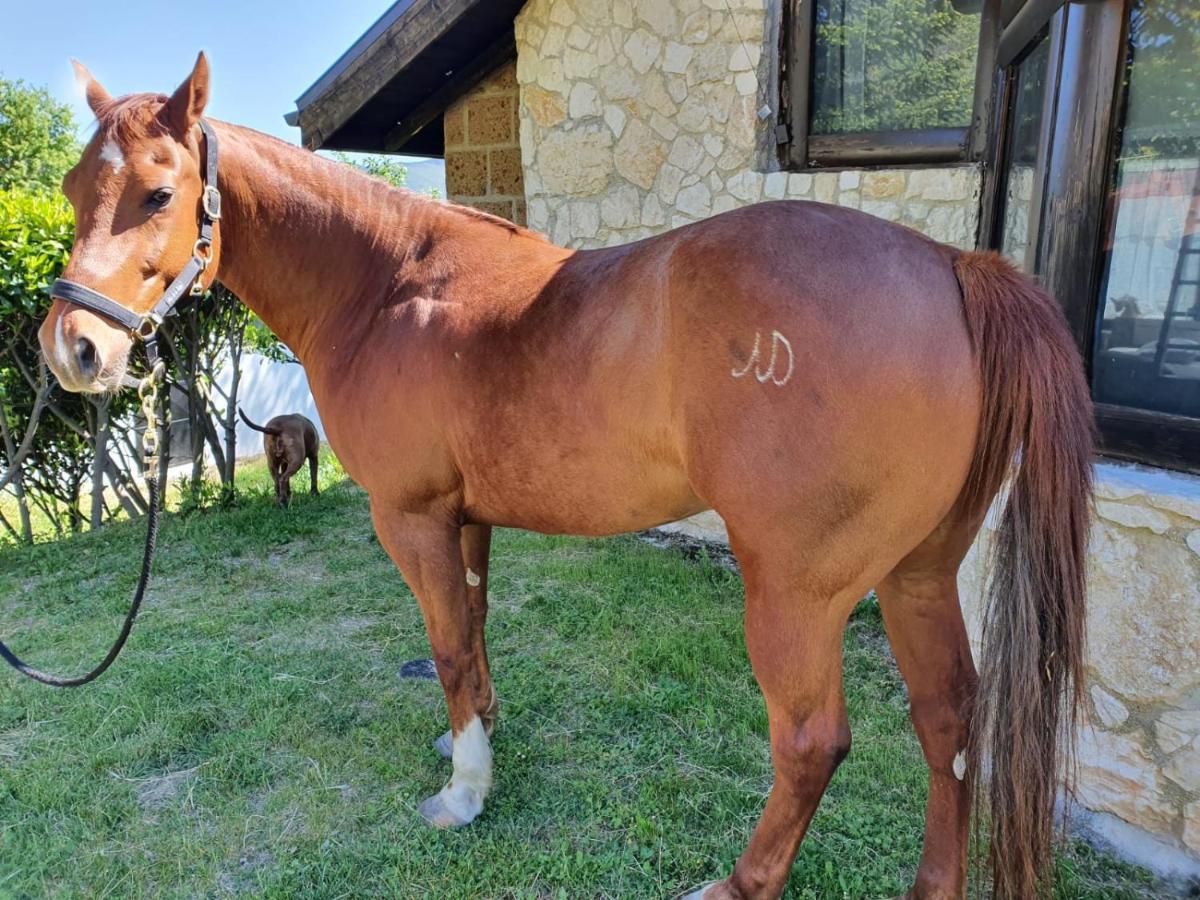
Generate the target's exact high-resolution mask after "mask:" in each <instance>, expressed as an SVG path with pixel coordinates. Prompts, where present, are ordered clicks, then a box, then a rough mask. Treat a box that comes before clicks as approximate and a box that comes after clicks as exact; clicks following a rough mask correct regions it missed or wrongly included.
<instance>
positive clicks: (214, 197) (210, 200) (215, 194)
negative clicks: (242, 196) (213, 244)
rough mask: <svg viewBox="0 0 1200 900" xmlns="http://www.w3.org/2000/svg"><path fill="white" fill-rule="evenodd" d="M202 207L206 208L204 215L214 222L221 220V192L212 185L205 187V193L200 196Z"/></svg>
mask: <svg viewBox="0 0 1200 900" xmlns="http://www.w3.org/2000/svg"><path fill="white" fill-rule="evenodd" d="M200 205H201V206H202V207H203V208H204V214H205V215H206V216H208V217H209V218H210V219H212V220H213V221H214V222H215V221H217V220H218V219H220V218H221V192H220V191H219V190H217V189H216V188H215V187H213V186H212V185H211V184H206V185H205V186H204V193H203V194H201V195H200Z"/></svg>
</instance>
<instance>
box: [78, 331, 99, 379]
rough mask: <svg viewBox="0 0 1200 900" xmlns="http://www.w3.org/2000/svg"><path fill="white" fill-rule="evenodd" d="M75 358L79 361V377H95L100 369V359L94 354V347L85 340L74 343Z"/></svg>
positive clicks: (81, 339)
mask: <svg viewBox="0 0 1200 900" xmlns="http://www.w3.org/2000/svg"><path fill="white" fill-rule="evenodd" d="M75 358H76V359H77V360H78V361H79V373H80V374H81V375H95V374H96V372H98V371H99V369H100V357H99V356H98V355H97V354H96V345H95V344H93V343H92V342H91V341H89V340H88V339H87V338H80V339H79V340H77V341H76V342H75Z"/></svg>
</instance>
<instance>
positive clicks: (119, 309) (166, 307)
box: [50, 119, 221, 370]
mask: <svg viewBox="0 0 1200 900" xmlns="http://www.w3.org/2000/svg"><path fill="white" fill-rule="evenodd" d="M199 125H200V130H201V131H202V132H203V133H204V143H205V155H204V173H203V178H204V192H203V193H202V194H201V200H200V237H198V238H197V239H196V243H195V245H194V246H193V247H192V258H191V259H190V260H188V264H187V265H186V266H184V267H183V271H182V272H180V273H179V274H178V275H176V276H175V280H174V281H172V282H171V283H170V285H168V286H167V289H166V291H164V292H163V295H162V296H161V297H160V298H159V299H158V302H157V303H155V304H154V308H153V309H151V310H150V311H149V312H147V313H135V312H134V311H133V310H131V309H129V308H127V307H125V306H122V305H121V304H120V303H118V302H117V301H115V300H113V299H111V298H109V297H106V296H104V295H103V294H101V293H100V292H99V291H94V290H92V289H91V288H90V287H87V286H86V285H82V284H80V283H79V282H77V281H68V280H67V279H65V278H60V279H58V280H57V281H56V282H54V284H52V285H50V296H51V297H52V298H55V299H58V300H64V301H66V302H67V303H74V304H75V305H76V306H82V307H83V308H85V309H89V310H91V311H92V312H94V313H96V314H97V315H101V316H103V317H104V318H106V319H108V320H109V321H112V322H116V323H117V324H118V325H120V326H121V327H123V328H126V329H128V330H129V332H130V333H131V334H133V336H134V337H136V338H139V339H141V340H142V341H144V342H145V344H146V356H147V357H148V359H149V362H150V368H151V370H153V369H154V367H155V364H156V363H157V362H158V326H159V325H161V324H162V321H163V319H165V318H166V317H167V316H169V315H171V314H172V313H173V312H175V307H176V305H177V304H178V303H179V301H180V300H182V299H183V296H184V295H185V294H187V293H189V292H190V293H191V294H193V295H195V294H200V293H202V291H203V288H202V287H201V283H200V277H201V276H202V275H203V274H204V270H205V269H207V268H208V265H209V263H210V262H212V244H213V241H212V238H213V226H214V225H215V224H216V222H217V220H218V219H220V218H221V192H220V191H219V190H217V135H216V134H215V133H214V132H213V130H212V128H211V127H210V126H209V124H208V123H207V122H205V121H204V120H203V119H201V120H200V121H199Z"/></svg>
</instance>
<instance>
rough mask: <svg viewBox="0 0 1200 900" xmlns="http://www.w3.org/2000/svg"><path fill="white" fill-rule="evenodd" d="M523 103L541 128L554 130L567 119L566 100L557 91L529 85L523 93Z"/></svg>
mask: <svg viewBox="0 0 1200 900" xmlns="http://www.w3.org/2000/svg"><path fill="white" fill-rule="evenodd" d="M521 102H522V103H523V104H524V108H526V109H528V110H529V115H530V116H533V120H534V121H535V122H538V125H540V126H541V127H544V128H552V127H554V126H556V125H558V124H559V122H560V121H563V119H565V118H566V100H565V98H564V97H563V95H562V94H559V92H557V91H548V90H546V89H545V88H540V86H538V85H535V84H534V85H529V86H528V88H526V89H524V90H523V91H521Z"/></svg>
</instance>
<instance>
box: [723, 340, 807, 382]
mask: <svg viewBox="0 0 1200 900" xmlns="http://www.w3.org/2000/svg"><path fill="white" fill-rule="evenodd" d="M780 348H783V353H786V354H787V371H785V372H783V373H778V372H776V367H777V366H782V364H783V357H782V354H781V353H780ZM795 368H796V358H795V356H794V354H793V353H792V344H791V341H789V340H788V339H787V338H785V337H784V336H783V335H782V334H780V333H779V332H778V331H772V332H771V359H770V360H769V361H768V362H767V367H766V368H765V369H764V368H763V366H762V334H761V333H760V332H757V331H756V332H754V349H752V350H751V351H750V358H749V359H748V360H746V365H744V366H743V367H742V369H741V370H740V371H739V370H738V369H730V370H729V374H730V375H732V376H733V377H734V378H745V377H746V375H748V374H749V373H750V370H751V369H753V370H754V378H755V379H756V380H757V381H758V383H759V384H766V383H767V382H768V381H769V382H771V383H772V384H773V385H775V386H776V387H783V386H784V385H785V384H787V383H788V382H789V381H791V380H792V373H793V372H794V371H795Z"/></svg>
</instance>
